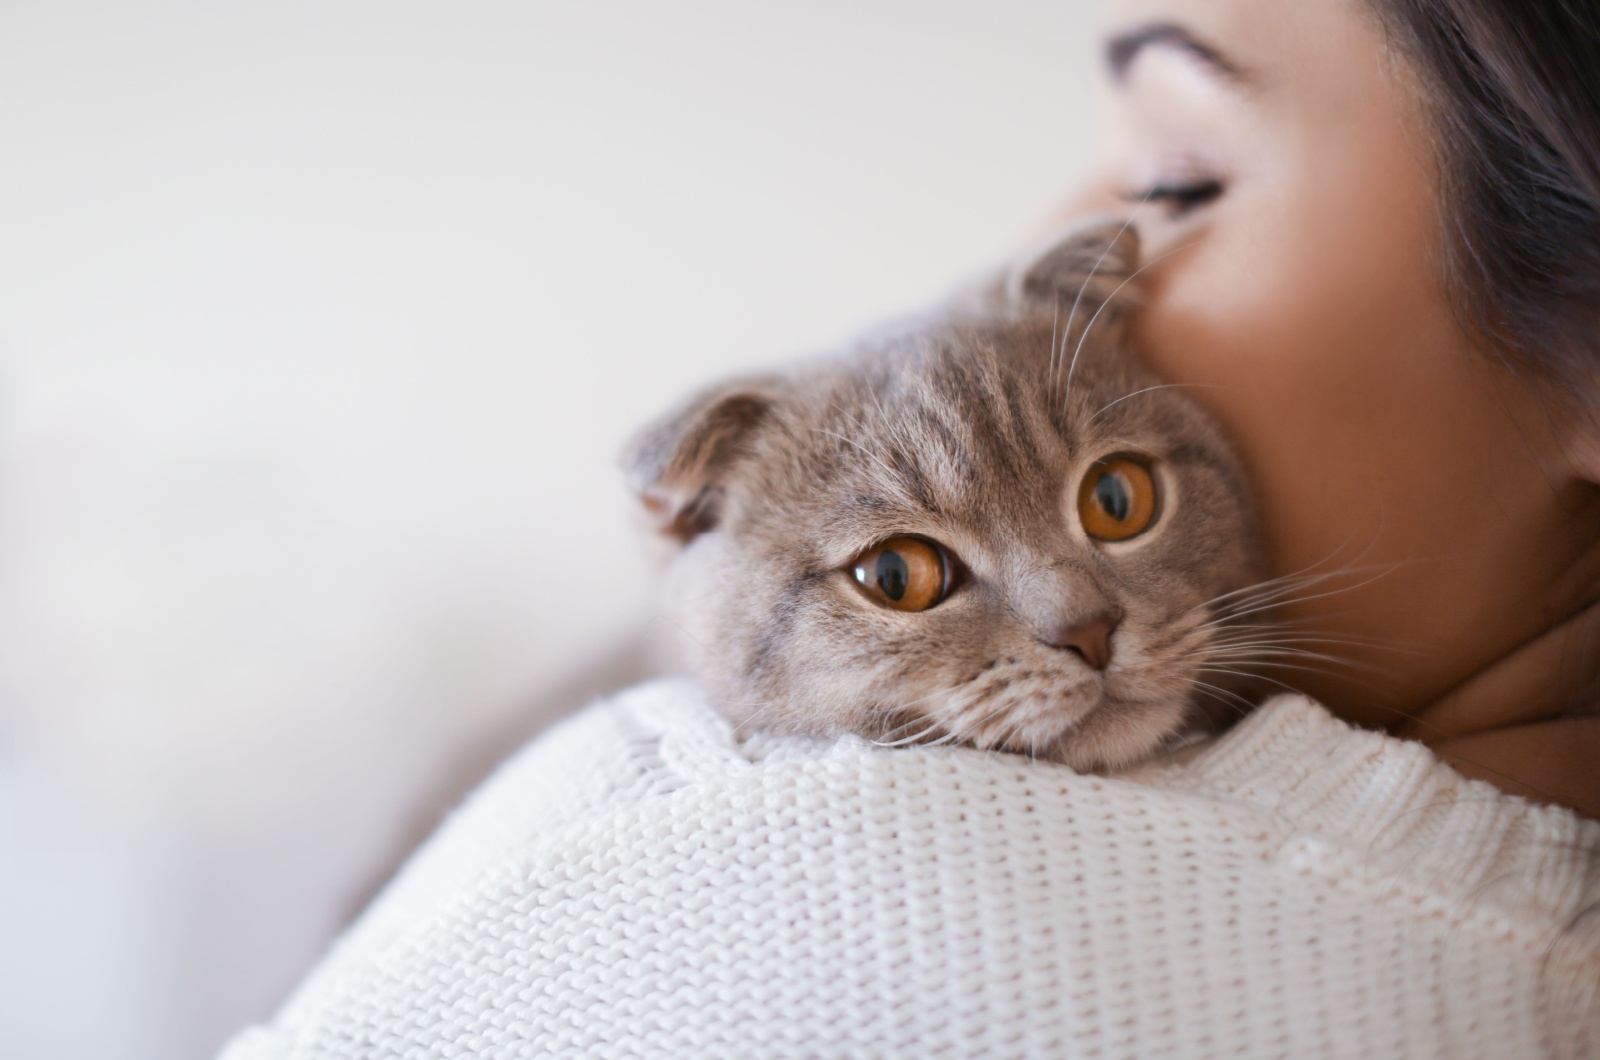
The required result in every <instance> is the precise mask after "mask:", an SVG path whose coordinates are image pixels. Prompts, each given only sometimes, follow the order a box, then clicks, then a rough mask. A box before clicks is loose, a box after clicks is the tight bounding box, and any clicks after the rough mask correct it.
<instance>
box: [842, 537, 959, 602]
mask: <svg viewBox="0 0 1600 1060" xmlns="http://www.w3.org/2000/svg"><path fill="white" fill-rule="evenodd" d="M851 573H852V574H854V575H855V579H856V582H857V583H859V584H860V586H861V587H862V588H863V589H865V590H866V591H867V595H868V596H870V597H872V598H873V599H874V600H877V601H878V602H879V603H882V604H887V605H888V606H889V607H892V608H894V609H895V610H897V611H926V610H927V609H928V608H930V607H932V606H934V605H935V604H937V603H939V602H940V601H941V600H943V599H944V598H945V597H946V596H948V595H950V575H951V566H950V558H949V557H948V556H946V555H945V553H944V550H943V549H941V548H940V547H939V546H938V545H935V544H934V543H933V542H931V541H924V540H923V539H922V538H920V537H891V538H890V539H889V540H887V541H885V542H884V543H883V544H881V545H875V546H873V547H872V548H869V549H867V551H865V552H863V553H861V555H859V556H857V557H856V561H855V562H854V563H853V564H851Z"/></svg>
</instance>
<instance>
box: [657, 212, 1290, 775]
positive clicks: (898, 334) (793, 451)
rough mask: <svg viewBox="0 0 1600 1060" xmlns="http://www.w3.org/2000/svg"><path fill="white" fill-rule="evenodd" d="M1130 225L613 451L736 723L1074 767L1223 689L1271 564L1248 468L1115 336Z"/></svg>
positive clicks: (1097, 761) (1123, 754) (712, 684)
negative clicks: (1230, 617) (1239, 597)
mask: <svg viewBox="0 0 1600 1060" xmlns="http://www.w3.org/2000/svg"><path fill="white" fill-rule="evenodd" d="M1137 257H1138V247H1137V240H1136V239H1135V238H1134V236H1133V234H1132V233H1131V232H1130V231H1128V230H1127V229H1126V227H1125V226H1096V227H1091V228H1087V229H1081V230H1079V231H1076V232H1074V233H1072V234H1071V235H1069V236H1068V237H1067V238H1065V239H1062V240H1060V241H1059V242H1057V243H1055V244H1054V245H1052V246H1050V247H1048V248H1047V249H1046V250H1045V251H1044V252H1043V253H1041V254H1039V255H1036V256H1034V257H1033V258H1031V259H1030V260H1028V261H1027V262H1026V263H1025V264H1023V265H1022V266H1020V267H1019V268H1017V269H1015V270H1012V271H1011V272H1010V273H1008V274H1007V275H1006V276H1004V277H1002V278H1001V280H999V281H997V282H996V283H994V284H992V285H991V286H989V287H988V288H986V289H985V290H984V291H983V292H982V293H981V294H980V295H979V296H977V297H975V298H973V299H971V300H970V301H969V302H967V303H966V304H964V305H960V306H957V307H955V308H951V309H946V310H945V311H942V312H940V313H939V314H938V315H936V316H933V317H931V318H929V319H926V320H923V321H920V322H917V323H914V324H912V325H911V326H908V327H905V328H902V329H900V330H897V331H893V332H890V333H886V334H884V335H882V336H879V337H876V338H874V339H872V340H870V341H868V342H866V343H864V344H863V345H861V346H859V347H857V348H855V349H852V350H850V351H849V352H848V353H847V354H846V355H845V356H843V357H840V358H837V359H833V360H829V361H824V362H818V363H813V364H809V365H805V366H802V367H800V368H797V369H795V370H794V371H792V372H789V373H786V374H783V375H773V376H767V377H761V378H755V379H747V380H739V381H734V382H732V383H728V384H725V385H723V386H720V387H717V388H714V389H712V390H711V391H708V392H706V393H704V394H701V395H700V396H698V397H697V398H695V399H694V400H692V401H691V402H689V403H688V404H687V405H685V406H683V407H682V408H680V409H678V410H677V411H676V412H674V413H673V414H671V415H669V416H668V417H666V418H664V419H663V420H661V421H660V422H659V423H657V424H656V425H654V426H653V427H651V428H650V429H648V430H646V431H645V432H644V433H642V434H641V435H640V436H639V437H638V439H637V440H636V441H635V442H634V444H633V445H632V447H631V448H630V450H629V453H628V456H627V458H626V465H627V468H628V470H629V473H630V475H631V477H632V480H633V484H634V486H635V488H636V489H637V490H638V492H639V495H640V497H641V498H642V499H643V502H644V505H645V508H646V510H647V512H648V513H649V514H650V517H651V519H652V520H653V522H654V523H655V525H656V527H657V528H658V529H659V530H660V531H661V532H662V533H664V534H666V535H668V536H670V537H671V538H673V539H674V540H675V541H677V542H680V543H681V547H680V549H679V550H678V552H677V554H676V555H675V557H674V559H673V561H672V565H671V571H670V574H669V577H668V579H667V582H666V585H665V593H664V602H665V610H667V611H668V612H669V614H670V615H671V617H672V618H673V619H674V620H675V622H676V624H677V625H678V627H679V628H680V629H681V630H682V631H683V632H684V634H685V642H686V647H687V649H688V650H689V652H690V655H691V662H692V665H693V668H694V670H695V671H696V673H697V674H698V675H699V676H700V677H701V678H702V679H703V680H704V681H705V682H706V683H707V685H708V687H709V689H710V691H711V693H712V695H713V696H714V697H716V699H717V700H718V702H719V703H720V704H721V705H722V707H723V709H724V710H725V711H726V712H727V713H728V714H729V715H730V716H732V717H733V718H735V720H738V721H741V722H748V723H750V724H753V725H759V726H762V727H767V728H776V729H785V730H790V731H798V732H808V733H817V734H827V733H838V732H854V733H858V734H861V735H865V736H868V737H870V738H874V739H877V740H880V741H883V742H887V743H899V742H906V743H911V742H928V741H937V740H952V741H959V742H963V743H968V744H972V745H975V746H979V747H990V748H1000V749H1005V750H1011V751H1019V752H1022V753H1027V754H1033V755H1036V756H1038V757H1041V758H1049V759H1052V760H1056V761H1064V762H1067V763H1069V764H1071V765H1074V766H1077V767H1080V768H1089V767H1098V766H1114V765H1118V764H1121V763H1125V762H1128V761H1131V760H1134V759H1137V758H1139V757H1142V756H1144V755H1146V754H1148V753H1149V752H1151V751H1152V750H1154V749H1155V748H1156V747H1158V746H1159V745H1160V744H1161V743H1162V741H1163V740H1165V739H1166V738H1168V737H1169V736H1170V735H1172V734H1173V733H1174V732H1175V731H1176V730H1177V729H1178V728H1179V727H1180V726H1181V725H1182V723H1183V721H1184V719H1185V717H1186V715H1187V714H1189V713H1190V711H1191V710H1192V708H1193V707H1194V706H1195V705H1197V704H1199V703H1201V702H1202V701H1204V700H1206V699H1207V697H1208V696H1209V697H1216V696H1221V697H1238V696H1241V695H1243V694H1247V693H1245V692H1243V691H1242V688H1241V684H1240V681H1239V679H1238V678H1237V677H1236V676H1235V675H1233V674H1230V673H1228V672H1227V671H1230V670H1237V669H1238V667H1237V666H1236V665H1234V663H1233V661H1231V660H1234V657H1235V656H1236V655H1237V652H1230V651H1228V650H1227V649H1226V647H1225V645H1227V644H1228V643H1229V641H1228V636H1227V625H1226V623H1225V621H1224V619H1225V616H1224V615H1223V613H1222V610H1220V609H1219V608H1218V606H1217V601H1218V600H1219V599H1222V598H1224V597H1225V596H1226V595H1227V594H1229V593H1232V592H1235V591H1237V590H1239V589H1242V588H1243V587H1245V586H1248V585H1250V584H1253V583H1254V582H1256V581H1258V580H1259V579H1260V578H1261V577H1262V553H1263V550H1262V547H1261V544H1260V539H1259V535H1258V531H1257V528H1256V525H1255V518H1254V514H1253V510H1252V506H1251V503H1250V500H1249V492H1248V486H1247V483H1246V481H1245V477H1244V474H1243V472H1242V470H1241V469H1240V466H1239V464H1238V461H1237V459H1236V457H1235V456H1234V454H1233V452H1232V450H1231V449H1230V447H1229V446H1228V444H1227V442H1226V440H1225V439H1224V437H1223V436H1222V433H1221V432H1220V430H1219V429H1218V428H1217V426H1216V425H1215V424H1214V423H1213V422H1212V421H1211V419H1210V418H1209V417H1208V416H1206V415H1205V414H1204V413H1203V412H1201V410H1200V409H1199V407H1198V406H1196V405H1195V404H1194V403H1193V402H1192V401H1191V400H1190V399H1189V398H1187V397H1186V396H1185V395H1184V394H1183V391H1182V390H1181V389H1180V388H1176V387H1169V386H1163V385H1162V384H1161V383H1160V382H1159V380H1157V379H1155V378H1154V377H1153V376H1151V375H1150V374H1149V373H1148V372H1147V371H1146V370H1145V369H1143V368H1142V367H1140V366H1139V365H1138V363H1137V362H1136V361H1135V360H1134V358H1133V357H1132V356H1130V355H1129V354H1128V353H1127V351H1126V350H1125V349H1123V346H1124V339H1123V331H1124V326H1125V316H1126V311H1127V308H1128V306H1129V305H1130V304H1131V295H1132V294H1133V288H1134V283H1133V280H1134V276H1135V273H1136V262H1137Z"/></svg>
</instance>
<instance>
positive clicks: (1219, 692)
mask: <svg viewBox="0 0 1600 1060" xmlns="http://www.w3.org/2000/svg"><path fill="white" fill-rule="evenodd" d="M1194 688H1195V691H1197V692H1199V693H1200V694H1201V695H1205V696H1209V697H1210V698H1212V699H1214V700H1216V701H1218V702H1220V703H1222V704H1223V705H1224V706H1226V707H1229V708H1231V709H1232V710H1235V711H1237V712H1238V714H1239V716H1240V717H1241V718H1243V717H1247V716H1248V715H1249V714H1250V712H1251V711H1252V710H1255V709H1256V705H1255V703H1253V702H1251V701H1250V700H1249V699H1246V698H1245V697H1244V696H1241V695H1239V693H1237V692H1234V691H1231V690H1230V689H1226V688H1223V687H1222V686H1221V685H1214V684H1211V683H1210V682H1209V681H1201V680H1198V679H1197V680H1196V681H1195V682H1194Z"/></svg>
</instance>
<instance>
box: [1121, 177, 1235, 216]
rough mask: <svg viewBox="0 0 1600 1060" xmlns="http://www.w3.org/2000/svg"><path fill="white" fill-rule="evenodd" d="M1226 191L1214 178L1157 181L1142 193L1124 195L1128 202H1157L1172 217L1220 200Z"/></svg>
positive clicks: (1132, 192)
mask: <svg viewBox="0 0 1600 1060" xmlns="http://www.w3.org/2000/svg"><path fill="white" fill-rule="evenodd" d="M1225 190H1226V189H1225V188H1224V187H1223V184H1222V181H1220V180H1217V179H1216V178H1215V177H1196V178H1188V179H1181V180H1172V181H1165V180H1159V181H1156V182H1155V183H1154V184H1151V185H1150V186H1149V187H1147V188H1145V189H1144V190H1142V191H1131V192H1126V193H1124V198H1126V199H1128V200H1129V201H1130V202H1137V203H1146V202H1158V203H1161V204H1163V205H1164V206H1166V207H1167V210H1168V212H1170V213H1171V214H1173V215H1174V216H1180V217H1181V216H1182V215H1184V214H1186V213H1189V212H1190V211H1191V210H1198V209H1199V208H1200V207H1202V206H1207V205H1209V204H1211V203H1213V202H1216V201H1217V200H1218V199H1220V198H1222V193H1223V192H1224V191H1225Z"/></svg>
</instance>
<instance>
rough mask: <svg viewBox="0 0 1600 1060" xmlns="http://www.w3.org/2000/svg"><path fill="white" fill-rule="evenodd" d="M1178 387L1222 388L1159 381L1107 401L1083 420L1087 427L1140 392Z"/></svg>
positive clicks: (1203, 384)
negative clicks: (1101, 415) (1112, 407)
mask: <svg viewBox="0 0 1600 1060" xmlns="http://www.w3.org/2000/svg"><path fill="white" fill-rule="evenodd" d="M1177 387H1188V388H1194V389H1209V390H1219V389H1221V388H1220V387H1213V386H1209V385H1208V384H1206V383H1159V384H1157V385H1155V386H1147V387H1145V388H1144V389H1143V390H1135V391H1134V392H1133V393H1131V394H1124V395H1122V396H1121V397H1119V398H1115V399H1113V400H1111V401H1108V402H1106V403H1105V404H1104V405H1101V406H1100V407H1099V408H1098V409H1095V411H1094V415H1092V416H1090V417H1089V418H1088V419H1086V420H1084V421H1083V423H1084V426H1086V427H1087V426H1088V425H1089V424H1091V423H1093V422H1094V421H1095V420H1097V419H1099V418H1100V414H1101V413H1102V412H1104V411H1106V410H1107V409H1109V408H1111V406H1113V405H1120V404H1121V403H1122V402H1124V401H1127V400H1128V399H1129V398H1135V397H1138V396H1139V395H1140V394H1148V393H1150V391H1152V390H1169V389H1173V388H1177Z"/></svg>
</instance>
